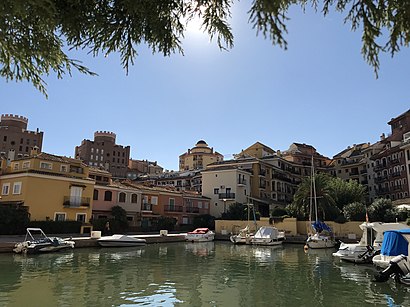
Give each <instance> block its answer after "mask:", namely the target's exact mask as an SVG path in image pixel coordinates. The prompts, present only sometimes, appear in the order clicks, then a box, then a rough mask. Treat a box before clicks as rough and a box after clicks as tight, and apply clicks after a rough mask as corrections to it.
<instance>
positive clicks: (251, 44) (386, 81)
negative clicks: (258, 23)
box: [0, 3, 410, 170]
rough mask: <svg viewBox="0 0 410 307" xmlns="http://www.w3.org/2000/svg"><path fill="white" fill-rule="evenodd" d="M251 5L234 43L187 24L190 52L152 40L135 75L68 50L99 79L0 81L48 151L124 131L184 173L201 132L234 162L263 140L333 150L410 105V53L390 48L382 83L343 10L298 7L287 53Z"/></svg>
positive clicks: (239, 13)
mask: <svg viewBox="0 0 410 307" xmlns="http://www.w3.org/2000/svg"><path fill="white" fill-rule="evenodd" d="M247 9H248V4H247V3H239V4H236V5H235V6H234V8H233V19H232V27H233V33H234V36H235V46H234V48H233V49H232V50H230V51H228V52H226V51H220V50H219V49H218V47H217V44H216V42H211V43H210V42H209V39H208V37H207V36H206V35H203V34H201V32H200V31H196V30H193V29H190V31H189V32H188V33H187V35H186V39H185V40H184V50H185V56H182V55H179V54H175V55H172V56H171V57H163V56H162V55H159V54H157V55H152V54H151V52H150V51H149V50H147V49H146V48H144V47H143V46H140V47H139V57H138V58H137V59H136V61H135V65H134V66H133V67H131V69H130V71H129V74H128V76H127V75H126V74H125V71H124V70H123V69H122V68H121V66H120V63H119V58H118V56H117V55H110V56H109V57H106V58H105V57H98V58H93V57H92V56H90V55H87V53H86V52H76V53H74V54H71V56H72V57H73V58H77V59H80V60H82V61H83V62H84V64H86V66H87V67H89V68H90V69H91V70H93V71H95V72H97V73H98V74H99V76H97V77H90V76H84V75H81V74H79V73H74V75H73V77H66V78H64V79H63V80H57V79H56V78H55V76H50V77H47V78H46V81H47V83H48V86H47V88H48V94H49V98H48V100H47V99H46V98H45V97H44V96H43V95H42V94H40V93H39V92H37V90H35V89H34V87H32V86H31V85H30V84H27V83H15V82H13V81H11V82H6V81H5V80H0V97H1V98H0V99H1V106H2V108H1V113H2V114H5V113H12V114H18V115H23V116H26V117H28V118H29V129H30V130H35V129H36V128H39V129H40V130H42V131H44V143H43V151H45V152H48V153H53V154H57V155H65V156H73V155H74V148H75V146H76V145H79V144H80V143H81V141H82V140H83V139H93V133H94V131H97V130H109V131H113V132H115V133H116V134H117V144H121V145H130V146H131V157H132V158H134V159H148V160H151V161H158V163H159V164H160V165H161V166H163V167H164V168H165V169H174V170H176V169H178V156H179V155H180V154H182V153H184V152H185V151H186V150H187V149H188V148H191V147H193V146H194V145H195V143H196V142H197V141H198V140H200V139H203V140H205V141H206V142H207V143H208V145H209V146H211V147H213V148H214V149H215V150H216V151H218V152H220V153H222V154H223V155H225V158H226V159H229V158H231V157H232V156H231V155H232V154H234V153H238V152H240V151H241V150H242V149H245V148H247V147H248V146H250V145H252V144H253V143H255V142H257V141H259V142H262V143H264V144H266V145H268V146H270V147H271V148H273V149H275V150H277V149H279V150H282V151H283V150H286V149H287V148H288V147H289V145H290V144H291V143H293V142H299V143H307V144H311V145H313V146H314V147H315V148H316V149H317V150H318V151H319V152H320V153H321V154H323V155H326V156H328V157H332V156H333V155H335V154H337V153H338V152H340V151H342V150H343V149H344V148H346V147H347V146H349V145H352V144H355V143H361V142H371V143H373V142H376V141H377V140H378V139H379V136H380V134H381V133H383V132H384V133H388V132H389V131H390V128H389V126H388V125H387V122H388V121H389V120H390V119H391V118H392V117H395V116H397V115H399V114H401V113H403V112H404V111H406V110H408V109H409V108H410V103H409V81H410V78H409V77H410V69H409V68H410V67H409V66H410V57H409V55H410V52H409V50H408V49H406V48H404V49H403V50H402V51H401V52H400V53H399V54H397V55H396V56H395V57H394V58H391V57H390V55H383V56H381V69H380V72H379V78H378V79H376V78H375V75H374V73H373V69H372V67H370V66H369V65H368V64H367V63H366V62H365V61H364V60H363V58H362V55H361V53H360V49H361V37H360V32H351V31H350V26H349V25H347V24H346V25H344V24H343V17H342V15H340V14H337V13H333V14H331V15H330V16H328V17H326V18H325V17H323V16H322V15H320V14H315V13H314V12H313V11H312V10H307V12H306V13H303V12H302V11H301V9H299V8H294V9H292V10H291V12H290V15H289V16H290V17H291V20H290V21H289V22H288V30H289V33H288V35H287V36H286V38H287V41H288V44H289V45H288V50H282V49H280V48H279V47H275V46H272V44H271V42H270V41H269V40H265V39H264V38H263V37H262V36H256V33H255V30H253V29H252V26H251V25H250V24H248V22H247V18H248V17H247V14H246V11H247Z"/></svg>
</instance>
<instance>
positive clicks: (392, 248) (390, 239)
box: [373, 228, 410, 284]
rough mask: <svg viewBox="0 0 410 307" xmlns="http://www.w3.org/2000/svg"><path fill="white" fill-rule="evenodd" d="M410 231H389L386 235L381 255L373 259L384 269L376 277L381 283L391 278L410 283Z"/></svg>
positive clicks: (407, 229)
mask: <svg viewBox="0 0 410 307" xmlns="http://www.w3.org/2000/svg"><path fill="white" fill-rule="evenodd" d="M409 255H410V229H409V228H406V229H400V230H388V231H386V232H385V233H384V238H383V243H382V249H381V252H380V255H376V256H374V257H373V263H374V264H375V265H376V266H377V267H379V268H382V269H384V270H383V271H380V272H378V274H377V275H375V276H374V277H375V280H376V281H379V282H385V281H387V280H388V279H389V278H390V277H391V276H394V277H395V280H397V281H399V282H402V283H406V284H409V283H410V259H409V257H408V256H409Z"/></svg>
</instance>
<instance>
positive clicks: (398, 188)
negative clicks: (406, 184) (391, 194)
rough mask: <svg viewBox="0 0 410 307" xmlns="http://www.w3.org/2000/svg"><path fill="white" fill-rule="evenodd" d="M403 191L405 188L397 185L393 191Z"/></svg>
mask: <svg viewBox="0 0 410 307" xmlns="http://www.w3.org/2000/svg"><path fill="white" fill-rule="evenodd" d="M402 189H403V186H402V185H395V186H393V191H400V190H402Z"/></svg>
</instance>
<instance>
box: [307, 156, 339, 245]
mask: <svg viewBox="0 0 410 307" xmlns="http://www.w3.org/2000/svg"><path fill="white" fill-rule="evenodd" d="M310 195H311V197H310V205H309V222H310V224H311V225H310V226H311V227H312V229H313V230H314V234H313V235H312V234H309V236H308V238H307V240H306V245H305V248H332V247H335V245H336V240H335V236H334V234H333V231H332V229H331V228H330V227H329V226H328V225H326V223H325V222H322V221H320V220H319V219H318V205H317V197H316V183H315V170H314V163H313V156H312V168H311V177H310ZM313 214H314V215H315V222H313V223H312V217H313Z"/></svg>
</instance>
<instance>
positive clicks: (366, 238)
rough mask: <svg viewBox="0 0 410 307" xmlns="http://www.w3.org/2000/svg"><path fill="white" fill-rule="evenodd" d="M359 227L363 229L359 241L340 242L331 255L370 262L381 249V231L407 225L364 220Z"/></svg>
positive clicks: (401, 227)
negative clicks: (336, 249)
mask: <svg viewBox="0 0 410 307" xmlns="http://www.w3.org/2000/svg"><path fill="white" fill-rule="evenodd" d="M359 227H360V229H362V230H363V234H362V237H361V239H360V242H358V243H344V242H341V243H340V247H339V250H338V251H337V252H335V253H333V256H335V257H338V258H339V259H340V260H344V261H348V262H353V263H371V262H372V258H373V257H374V256H375V255H376V254H377V253H379V251H380V249H381V246H382V242H383V233H384V232H385V231H388V230H394V229H404V228H406V227H407V226H406V225H404V224H401V223H381V222H373V223H368V222H364V223H363V224H361V225H359Z"/></svg>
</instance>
